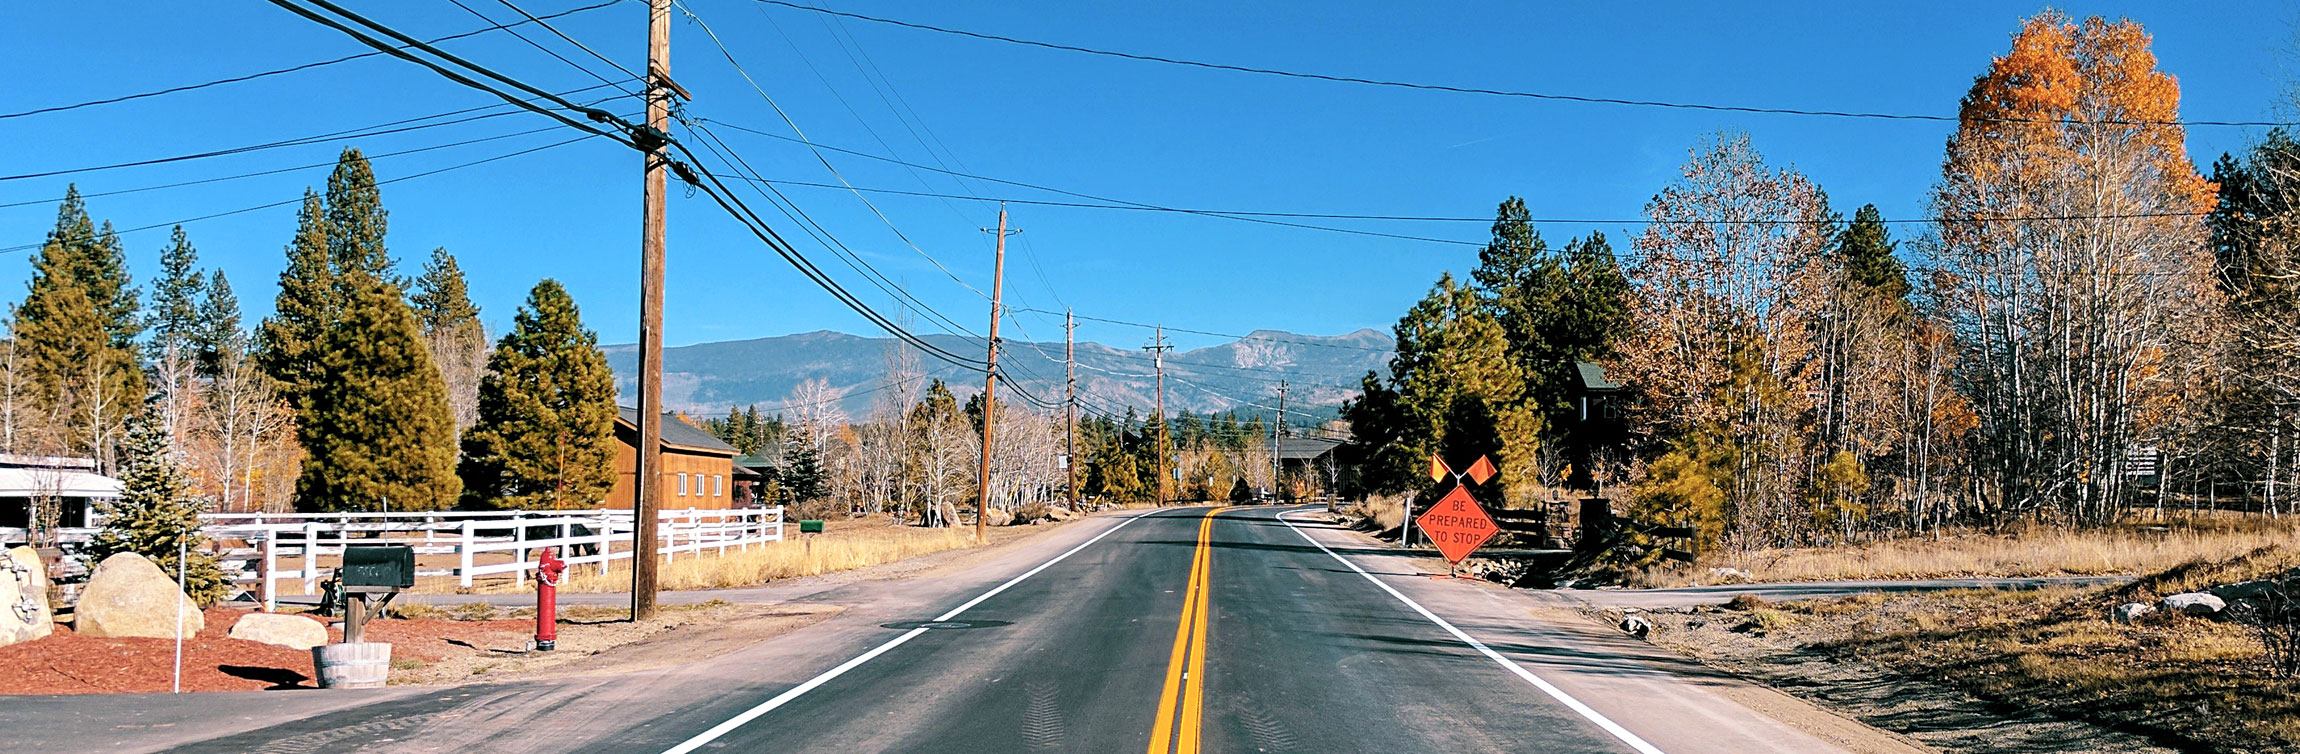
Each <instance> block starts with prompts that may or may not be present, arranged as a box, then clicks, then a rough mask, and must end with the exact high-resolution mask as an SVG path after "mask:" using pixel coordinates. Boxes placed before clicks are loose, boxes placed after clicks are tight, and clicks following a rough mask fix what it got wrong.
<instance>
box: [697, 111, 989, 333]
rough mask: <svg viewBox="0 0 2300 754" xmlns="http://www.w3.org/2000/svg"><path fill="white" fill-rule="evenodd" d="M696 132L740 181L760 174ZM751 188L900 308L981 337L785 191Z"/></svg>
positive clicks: (711, 136)
mask: <svg viewBox="0 0 2300 754" xmlns="http://www.w3.org/2000/svg"><path fill="white" fill-rule="evenodd" d="M695 133H697V134H699V135H701V136H702V138H701V139H700V140H699V141H700V143H701V144H702V145H703V148H704V149H705V150H707V151H709V152H711V154H712V155H713V156H716V157H718V158H719V159H720V160H721V161H722V162H725V163H727V164H728V166H729V167H730V168H734V169H736V170H737V176H736V177H737V178H741V177H742V176H743V175H745V174H748V175H756V171H753V170H752V168H751V166H750V162H749V161H747V160H744V159H743V158H742V156H741V155H740V154H738V153H736V152H735V151H734V148H733V147H731V146H729V145H728V144H727V143H726V142H725V141H724V140H722V139H720V138H719V136H718V134H715V133H712V132H711V130H710V129H708V128H704V127H696V128H695ZM750 185H751V187H752V190H753V191H757V192H759V195H760V197H762V198H765V199H766V200H767V201H768V203H769V204H770V205H772V206H774V207H775V209H776V210H777V211H780V212H782V213H783V215H784V216H785V217H788V218H790V219H791V221H792V222H794V223H797V224H798V226H799V230H801V231H803V232H805V233H806V234H807V235H809V236H812V237H813V238H814V239H815V242H816V243H819V244H821V245H822V246H823V248H825V249H828V250H830V252H831V255H832V256H835V257H838V258H839V260H840V261H841V262H843V263H845V264H846V265H847V267H848V269H852V270H854V271H855V272H856V273H857V274H860V275H862V276H863V279H864V280H865V281H867V282H869V283H870V284H871V285H872V286H873V287H876V288H878V289H879V290H880V291H881V292H884V293H886V294H887V296H888V297H889V298H890V299H893V300H894V301H895V302H896V303H897V304H898V305H903V306H905V308H910V307H916V308H917V309H918V310H919V311H921V312H923V313H924V314H926V315H927V317H928V319H929V321H931V322H933V323H934V324H935V326H936V327H939V328H941V329H942V330H943V331H944V332H948V333H950V334H952V335H955V336H959V337H962V338H965V337H981V336H979V335H976V334H975V333H974V330H973V329H972V328H968V327H967V326H965V325H962V324H959V323H958V321H956V320H954V319H951V318H950V316H949V315H945V314H943V313H942V312H941V311H939V310H937V309H935V308H934V307H933V306H931V305H928V304H927V303H926V302H925V301H924V300H921V299H920V298H918V297H917V296H916V295H915V294H912V293H911V292H910V290H909V288H908V287H907V286H904V285H902V284H900V283H897V282H895V281H894V280H892V279H890V278H888V277H887V276H886V274H885V273H883V272H880V271H879V269H878V268H877V267H875V266H872V265H871V264H870V262H869V261H867V260H865V259H863V258H862V255H861V254H858V253H856V252H855V251H854V250H853V249H851V248H849V247H848V246H847V245H846V243H845V242H843V241H840V240H839V239H838V236H837V235H836V234H833V233H831V232H830V229H829V228H826V227H824V226H823V225H822V223H820V222H817V221H816V220H815V219H814V217H813V216H812V215H809V214H807V212H806V210H804V209H801V208H800V207H799V206H798V203H797V202H794V201H791V199H790V198H789V197H787V196H784V195H783V194H782V192H781V191H777V190H774V188H773V187H772V186H767V187H765V188H761V187H760V185H759V184H758V183H756V182H751V183H750ZM905 301H908V302H909V304H903V303H902V302H905Z"/></svg>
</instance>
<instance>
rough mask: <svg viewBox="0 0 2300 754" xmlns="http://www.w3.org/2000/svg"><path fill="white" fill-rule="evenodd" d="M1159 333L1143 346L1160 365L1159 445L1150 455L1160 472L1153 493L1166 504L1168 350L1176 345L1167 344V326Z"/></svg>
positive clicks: (1153, 486) (1153, 483) (1160, 502)
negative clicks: (1148, 343) (1154, 338)
mask: <svg viewBox="0 0 2300 754" xmlns="http://www.w3.org/2000/svg"><path fill="white" fill-rule="evenodd" d="M1157 334H1158V335H1157V339H1156V340H1154V341H1152V342H1151V344H1150V345H1147V346H1143V347H1142V350H1144V351H1149V352H1150V359H1151V362H1152V363H1154V364H1156V365H1157V367H1158V369H1157V371H1158V409H1157V411H1158V445H1157V447H1154V448H1151V449H1150V455H1151V457H1152V458H1153V459H1154V460H1153V464H1154V465H1155V466H1156V468H1157V470H1158V472H1157V473H1158V477H1157V479H1155V480H1154V481H1153V482H1152V483H1151V490H1152V491H1153V492H1152V494H1153V495H1155V496H1156V498H1157V500H1158V504H1159V505H1165V504H1166V443H1167V438H1166V352H1167V351H1171V350H1174V347H1173V346H1170V345H1167V344H1166V328H1165V327H1163V326H1161V327H1159V328H1158V330H1157Z"/></svg>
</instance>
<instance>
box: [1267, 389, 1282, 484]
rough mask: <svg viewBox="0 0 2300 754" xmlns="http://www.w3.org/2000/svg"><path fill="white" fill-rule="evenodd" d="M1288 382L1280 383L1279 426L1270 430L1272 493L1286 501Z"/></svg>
mask: <svg viewBox="0 0 2300 754" xmlns="http://www.w3.org/2000/svg"><path fill="white" fill-rule="evenodd" d="M1285 472H1286V381H1285V380H1279V381H1278V426H1276V427H1274V428H1272V429H1271V430H1270V492H1271V494H1274V495H1277V497H1278V499H1280V500H1284V499H1286V480H1285Z"/></svg>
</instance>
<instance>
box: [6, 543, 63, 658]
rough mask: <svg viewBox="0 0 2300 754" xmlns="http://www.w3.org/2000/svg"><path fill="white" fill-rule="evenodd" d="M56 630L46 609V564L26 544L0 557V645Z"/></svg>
mask: <svg viewBox="0 0 2300 754" xmlns="http://www.w3.org/2000/svg"><path fill="white" fill-rule="evenodd" d="M55 630H56V620H55V615H54V614H52V613H50V612H49V611H48V566H47V564H45V563H42V562H40V553H39V552H38V551H35V550H33V549H32V548H30V547H18V548H16V549H13V550H9V551H8V552H7V554H6V555H5V556H4V557H0V647H5V646H8V645H10V644H14V643H17V642H20V641H31V640H33V639H37V638H40V637H42V636H47V635H48V634H50V633H53V632H55Z"/></svg>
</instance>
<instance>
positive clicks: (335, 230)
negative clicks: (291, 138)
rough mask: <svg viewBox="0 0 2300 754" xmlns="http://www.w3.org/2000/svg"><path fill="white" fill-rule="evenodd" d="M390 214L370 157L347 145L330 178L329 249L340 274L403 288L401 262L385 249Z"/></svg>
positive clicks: (328, 183) (328, 196)
mask: <svg viewBox="0 0 2300 754" xmlns="http://www.w3.org/2000/svg"><path fill="white" fill-rule="evenodd" d="M388 214H389V213H387V212H385V211H384V209H383V193H382V192H381V191H380V190H378V189H377V188H376V185H375V170H374V168H372V167H371V166H369V165H368V163H367V157H365V156H363V155H361V154H360V153H359V150H358V149H357V148H352V147H346V148H344V150H343V154H342V155H341V156H339V157H337V158H336V163H335V172H333V173H330V174H329V175H328V177H327V250H328V258H329V259H330V260H332V261H333V262H334V264H335V270H336V273H337V274H339V275H340V274H344V273H348V272H351V271H353V270H357V271H360V272H364V273H367V275H368V276H370V277H373V278H375V279H376V280H378V281H382V282H384V283H389V284H390V285H391V286H392V287H393V288H395V289H396V288H401V287H403V285H402V280H401V278H400V277H399V275H398V272H397V269H398V263H396V262H394V261H393V260H392V258H391V253H390V252H389V250H387V249H385V248H384V242H383V237H384V230H385V228H386V227H387V226H388V225H389V222H388V218H387V215H388ZM459 277H460V276H459ZM457 287H458V288H460V287H461V286H457Z"/></svg>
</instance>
